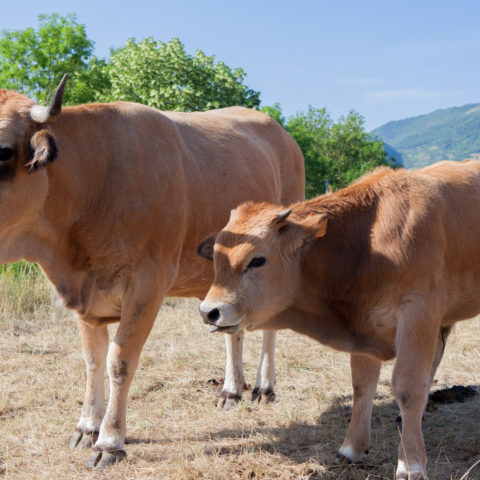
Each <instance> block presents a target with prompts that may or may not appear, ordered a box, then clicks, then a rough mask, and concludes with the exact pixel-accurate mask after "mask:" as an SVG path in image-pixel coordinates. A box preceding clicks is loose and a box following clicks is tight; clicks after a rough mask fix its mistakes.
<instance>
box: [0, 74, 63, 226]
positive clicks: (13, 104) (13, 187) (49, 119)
mask: <svg viewBox="0 0 480 480" xmlns="http://www.w3.org/2000/svg"><path fill="white" fill-rule="evenodd" d="M66 80H67V76H66V75H65V76H64V77H63V79H62V81H61V82H60V85H59V86H58V88H57V90H56V91H55V94H54V96H53V99H52V102H51V103H50V105H49V106H46V107H42V106H40V105H36V104H35V103H34V102H33V101H32V100H30V99H29V98H28V97H26V96H25V95H22V94H19V93H16V92H14V91H9V90H0V232H4V231H5V230H8V229H11V228H13V227H14V226H15V225H16V224H19V223H21V222H22V221H24V220H25V219H26V218H25V217H26V216H28V215H29V214H31V213H32V212H33V211H34V210H35V208H39V207H40V205H41V204H42V203H43V200H44V198H45V196H46V192H47V186H48V181H47V177H46V174H45V172H43V173H42V170H43V169H42V167H44V166H45V165H47V164H48V163H49V162H51V161H53V160H54V159H55V157H56V156H57V146H56V142H55V137H54V134H53V132H52V130H51V129H50V124H52V123H53V122H54V121H55V120H56V119H57V118H58V116H59V114H60V111H61V108H62V97H63V91H64V88H65V83H66Z"/></svg>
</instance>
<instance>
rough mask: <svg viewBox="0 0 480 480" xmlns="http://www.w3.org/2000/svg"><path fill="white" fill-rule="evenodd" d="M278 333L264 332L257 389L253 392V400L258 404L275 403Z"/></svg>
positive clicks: (256, 383)
mask: <svg viewBox="0 0 480 480" xmlns="http://www.w3.org/2000/svg"><path fill="white" fill-rule="evenodd" d="M276 340H277V332H276V331H275V330H264V331H263V345H262V356H261V357H260V364H259V365H258V370H257V378H256V380H255V387H254V389H253V392H252V400H253V401H257V402H261V401H264V402H273V401H275V392H274V390H273V389H274V387H275V342H276Z"/></svg>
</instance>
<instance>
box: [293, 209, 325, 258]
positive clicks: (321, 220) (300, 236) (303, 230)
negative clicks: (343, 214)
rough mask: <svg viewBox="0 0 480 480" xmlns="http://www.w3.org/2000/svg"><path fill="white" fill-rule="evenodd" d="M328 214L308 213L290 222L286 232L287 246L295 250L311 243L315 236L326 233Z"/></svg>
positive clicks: (321, 235)
mask: <svg viewBox="0 0 480 480" xmlns="http://www.w3.org/2000/svg"><path fill="white" fill-rule="evenodd" d="M327 224H328V215H327V214H326V213H319V214H310V215H308V216H307V217H305V218H304V219H302V220H299V221H295V222H292V224H291V226H290V227H291V228H290V229H289V231H290V233H289V234H288V242H287V243H288V244H289V245H290V246H289V248H290V249H291V250H292V251H293V252H295V251H297V250H299V249H302V248H305V247H307V246H308V245H311V244H312V242H314V241H315V240H316V239H317V238H320V237H323V236H325V235H326V233H327Z"/></svg>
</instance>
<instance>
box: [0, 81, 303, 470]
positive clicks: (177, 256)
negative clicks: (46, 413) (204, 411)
mask: <svg viewBox="0 0 480 480" xmlns="http://www.w3.org/2000/svg"><path fill="white" fill-rule="evenodd" d="M64 86H65V79H64V80H63V81H62V83H61V85H60V86H59V89H58V90H57V92H56V94H55V97H54V99H53V101H52V104H51V105H50V107H41V106H38V105H35V104H34V102H33V101H32V100H30V99H28V98H27V97H25V96H24V95H20V94H18V93H15V92H11V91H5V90H0V263H7V262H14V261H17V260H19V259H21V258H23V259H26V260H28V261H31V262H37V263H39V264H40V266H41V267H42V269H43V270H44V272H45V274H46V275H47V277H48V278H49V280H50V281H51V282H52V283H53V285H54V286H55V288H56V289H57V291H58V292H59V294H60V296H61V297H62V298H63V299H64V301H65V303H66V305H67V306H68V307H70V308H71V309H73V310H75V311H76V312H77V314H78V318H79V320H78V326H79V329H80V332H81V335H82V342H83V349H84V357H85V363H86V368H87V386H86V392H85V399H84V403H83V407H82V413H81V417H80V420H79V423H78V425H77V429H76V432H75V434H74V435H73V437H72V440H71V447H75V446H77V445H79V446H81V447H88V446H90V445H91V444H92V437H95V432H98V431H99V435H98V440H97V441H96V444H95V446H94V450H95V453H94V454H93V456H92V457H91V459H90V461H89V464H90V465H97V464H98V466H99V467H103V466H106V465H108V464H110V463H113V462H114V461H116V460H118V459H119V458H122V457H123V456H124V455H125V452H124V451H123V449H124V440H125V428H126V426H125V418H126V406H127V393H128V389H129V386H130V383H131V381H132V378H133V375H134V372H135V369H136V367H137V363H138V359H139V356H140V352H141V350H142V347H143V344H144V342H145V340H146V339H147V336H148V334H149V332H150V329H151V327H152V324H153V322H154V320H155V317H156V315H157V312H158V310H159V308H160V305H161V303H162V300H163V299H164V297H165V296H167V295H169V296H185V297H188V296H196V297H199V298H203V297H204V296H205V294H206V292H207V290H208V288H209V285H210V283H211V281H212V278H213V269H212V265H211V263H210V262H208V261H206V260H204V259H203V258H200V257H199V256H198V255H197V253H196V248H197V245H198V244H199V242H200V241H201V240H202V239H203V238H205V236H207V235H208V234H209V233H211V232H214V231H219V230H220V228H221V227H222V226H223V225H224V224H225V222H226V221H227V219H228V215H229V212H230V209H232V208H233V207H235V206H237V205H238V204H239V203H241V202H242V201H245V200H247V199H254V200H257V201H262V200H269V201H273V202H282V203H289V202H293V201H298V200H301V199H302V198H303V191H304V167H303V158H302V154H301V152H300V149H299V148H298V146H297V145H296V143H295V142H294V141H293V140H292V138H291V137H290V136H289V135H288V134H287V132H286V131H285V130H284V129H282V128H281V127H280V126H279V125H278V124H277V123H276V122H275V121H273V120H271V119H270V118H269V117H267V116H266V115H264V114H262V113H259V112H257V111H254V110H248V109H245V108H241V107H232V108H226V109H222V110H216V111H210V112H206V113H173V112H159V111H157V110H154V109H151V108H148V107H145V106H142V105H136V104H133V103H112V104H92V105H83V106H77V107H68V108H64V109H62V110H61V98H62V94H63V89H64ZM53 160H55V161H54V162H53V163H52V161H53ZM43 167H45V168H43ZM109 322H120V323H119V326H118V330H117V332H116V334H115V338H114V339H113V342H112V343H111V344H110V346H108V332H107V324H108V323H109ZM242 341H243V333H242V332H240V331H239V332H238V333H236V334H235V335H227V336H226V343H227V355H228V358H227V372H226V379H225V385H224V389H223V393H222V398H221V399H220V405H221V406H223V404H225V405H226V406H228V404H229V402H233V401H235V399H238V398H240V396H241V394H242V388H243V386H244V383H245V382H244V378H243V370H242V363H241V362H242V359H241V356H242ZM274 344H275V333H273V334H272V333H267V334H266V336H265V337H264V349H263V352H262V359H261V363H260V367H259V371H258V377H257V381H256V389H255V395H256V396H261V395H268V394H271V392H272V391H273V383H274V366H273V352H274ZM107 353H108V354H107ZM105 364H106V365H107V370H108V374H109V377H110V397H109V400H108V406H107V409H106V410H105V405H104V403H105V398H104V368H105Z"/></svg>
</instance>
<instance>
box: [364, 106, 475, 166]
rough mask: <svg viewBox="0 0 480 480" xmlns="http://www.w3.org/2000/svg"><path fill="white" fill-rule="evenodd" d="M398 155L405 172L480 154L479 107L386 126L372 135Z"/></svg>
mask: <svg viewBox="0 0 480 480" xmlns="http://www.w3.org/2000/svg"><path fill="white" fill-rule="evenodd" d="M373 133H374V134H375V135H377V136H378V137H379V138H381V139H382V140H383V141H384V142H385V143H386V144H388V145H389V146H391V147H392V148H393V149H395V150H397V151H398V152H399V153H400V154H401V159H402V160H403V164H404V165H405V167H406V168H416V167H421V166H424V165H430V164H432V163H434V162H437V161H439V160H457V161H458V160H463V159H465V158H472V157H473V154H478V153H480V104H479V103H477V104H468V105H464V106H463V107H452V108H447V109H444V110H436V111H434V112H432V113H429V114H427V115H421V116H419V117H412V118H406V119H404V120H399V121H395V122H389V123H387V124H385V125H383V126H382V127H380V128H377V129H376V130H374V132H373Z"/></svg>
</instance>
